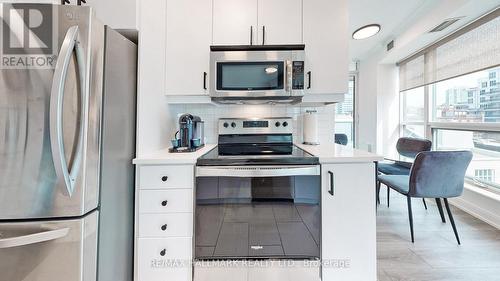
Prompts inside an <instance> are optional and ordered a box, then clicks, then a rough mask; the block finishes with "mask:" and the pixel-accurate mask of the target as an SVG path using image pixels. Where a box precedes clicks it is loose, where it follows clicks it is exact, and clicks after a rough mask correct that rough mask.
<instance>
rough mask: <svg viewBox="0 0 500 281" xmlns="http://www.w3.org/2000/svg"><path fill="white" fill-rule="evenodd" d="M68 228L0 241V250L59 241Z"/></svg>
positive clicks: (66, 233)
mask: <svg viewBox="0 0 500 281" xmlns="http://www.w3.org/2000/svg"><path fill="white" fill-rule="evenodd" d="M68 232H69V228H61V229H56V230H48V231H43V232H38V233H33V234H28V235H22V236H16V237H9V238H3V239H0V249H5V248H13V247H19V246H25V245H31V244H35V243H40V242H47V241H52V240H56V239H60V238H63V237H65V236H66V235H68Z"/></svg>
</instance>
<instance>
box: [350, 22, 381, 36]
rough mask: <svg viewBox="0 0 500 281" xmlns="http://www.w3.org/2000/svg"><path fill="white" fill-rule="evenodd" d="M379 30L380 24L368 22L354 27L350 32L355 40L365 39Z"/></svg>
mask: <svg viewBox="0 0 500 281" xmlns="http://www.w3.org/2000/svg"><path fill="white" fill-rule="evenodd" d="M379 31H380V24H369V25H365V26H363V27H361V28H358V29H356V31H354V32H353V33H352V38H353V39H356V40H361V39H366V38H369V37H372V36H373V35H375V34H377V33H378V32H379Z"/></svg>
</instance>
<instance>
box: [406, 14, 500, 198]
mask: <svg viewBox="0 0 500 281" xmlns="http://www.w3.org/2000/svg"><path fill="white" fill-rule="evenodd" d="M484 35H487V36H484ZM499 49H500V9H497V10H496V11H494V12H492V13H490V14H488V15H485V16H484V17H482V18H481V19H480V20H478V21H476V22H475V23H473V24H471V25H469V26H466V27H465V28H463V29H461V30H459V31H458V32H456V33H454V34H451V35H450V36H448V37H446V38H444V39H442V40H441V41H438V42H436V43H434V44H432V45H431V46H430V47H429V48H427V49H424V50H422V51H420V52H418V53H417V54H415V55H413V56H411V57H409V58H408V59H405V60H404V61H402V62H400V63H399V64H398V65H399V81H400V108H401V109H400V110H401V115H400V122H401V126H400V127H401V132H400V134H401V136H409V137H425V138H427V139H432V140H433V146H434V147H433V149H434V150H470V151H472V153H473V155H474V156H473V159H472V162H471V164H470V166H469V168H468V170H467V173H466V179H467V181H468V182H470V183H473V184H475V185H477V186H479V187H483V188H485V189H488V190H495V191H496V192H500V179H499V178H497V177H496V175H498V174H499V173H500V83H497V81H498V79H499V77H500V52H498V50H499Z"/></svg>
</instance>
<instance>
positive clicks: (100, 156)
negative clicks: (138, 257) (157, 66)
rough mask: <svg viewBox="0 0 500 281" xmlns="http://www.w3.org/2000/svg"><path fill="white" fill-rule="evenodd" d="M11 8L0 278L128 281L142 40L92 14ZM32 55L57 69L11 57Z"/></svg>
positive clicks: (0, 151) (1, 96)
mask: <svg viewBox="0 0 500 281" xmlns="http://www.w3.org/2000/svg"><path fill="white" fill-rule="evenodd" d="M7 5H8V4H0V8H1V9H2V11H3V13H2V21H1V24H2V31H3V33H2V37H1V38H0V39H1V40H2V42H1V43H2V54H1V55H2V59H1V61H2V65H1V66H0V281H83V280H85V281H90V280H100V281H107V280H110V281H111V280H113V281H117V280H119V281H127V280H132V279H133V247H134V245H133V228H134V225H133V224H134V218H133V212H134V169H133V166H132V159H133V158H134V156H135V126H136V122H135V112H136V83H137V81H136V77H137V75H136V73H137V45H136V43H134V42H132V41H131V40H129V39H127V38H126V37H124V36H122V35H121V34H120V33H119V32H117V31H115V30H113V29H111V28H109V27H107V26H105V25H103V24H102V23H101V22H100V21H99V20H97V19H96V18H95V17H94V15H93V14H94V13H93V11H92V10H91V8H89V7H78V6H58V5H43V4H37V5H34V4H16V5H14V6H12V5H9V6H7ZM117 12H118V11H117ZM20 19H21V20H20ZM40 19H42V20H43V23H50V24H51V25H52V26H53V27H54V28H53V32H54V33H53V34H52V35H53V36H52V37H51V38H52V39H53V42H54V44H53V46H51V44H50V42H48V41H50V38H49V40H48V41H47V38H48V37H50V36H48V37H45V36H46V35H47V34H46V33H47V32H48V31H45V32H43V31H42V32H41V31H40V29H38V30H37V29H36V28H40V26H41V25H42V24H41V22H42V21H40ZM16 22H17V23H19V22H21V23H24V25H23V24H21V25H20V24H15V23H16ZM49 27H50V25H49ZM30 28H33V30H30ZM49 29H50V28H49ZM26 30H27V31H26ZM47 30H48V29H47ZM7 33H8V34H7ZM33 38H37V40H38V41H37V40H35V43H33V42H29V40H33ZM15 40H17V41H15ZM44 40H46V41H47V42H48V43H47V42H46V44H42V43H43V41H44ZM7 41H9V42H7ZM39 41H42V43H40V42H39ZM7 43H8V44H7ZM12 46H14V47H16V48H17V49H16V48H14V49H13V50H14V51H12V50H9V49H7V48H8V47H12ZM47 46H48V47H51V48H52V51H54V53H55V55H54V56H51V55H50V50H49V51H47V52H45V51H43V50H42V51H43V52H36V51H40V50H41V49H44V48H45V49H46V48H47ZM23 48H24V49H23ZM37 48H38V49H37ZM16 50H17V51H16ZM16 52H17V53H16ZM7 53H8V54H7ZM37 54H38V57H40V58H45V59H46V60H47V59H50V57H51V58H53V59H54V61H53V65H52V66H51V65H49V64H47V65H36V66H29V65H24V66H23V65H8V63H13V62H15V60H12V61H8V60H6V59H5V57H17V58H21V57H29V56H36V55H37ZM18 63H19V62H18Z"/></svg>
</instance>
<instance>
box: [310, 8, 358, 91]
mask: <svg viewBox="0 0 500 281" xmlns="http://www.w3.org/2000/svg"><path fill="white" fill-rule="evenodd" d="M303 9H304V10H303V13H304V44H305V45H306V62H305V68H306V69H305V72H306V77H305V79H306V85H305V86H306V93H310V94H345V93H347V86H348V82H347V81H348V77H349V40H350V37H349V32H348V7H347V0H336V1H332V0H307V1H304V7H303Z"/></svg>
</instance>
